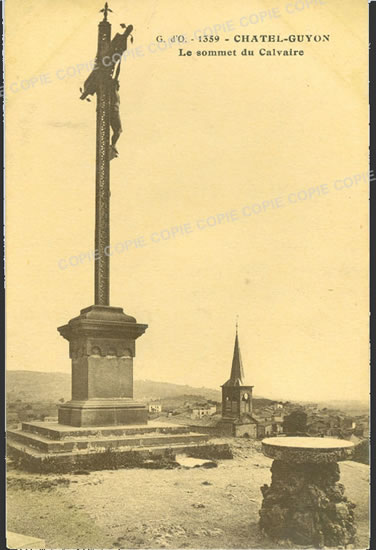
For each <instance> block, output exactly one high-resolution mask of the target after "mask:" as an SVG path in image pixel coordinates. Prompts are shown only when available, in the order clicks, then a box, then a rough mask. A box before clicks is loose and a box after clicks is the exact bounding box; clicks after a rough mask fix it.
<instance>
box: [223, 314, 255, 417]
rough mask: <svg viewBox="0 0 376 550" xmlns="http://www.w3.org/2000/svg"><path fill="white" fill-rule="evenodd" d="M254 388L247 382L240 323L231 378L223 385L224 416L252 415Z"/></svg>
mask: <svg viewBox="0 0 376 550" xmlns="http://www.w3.org/2000/svg"><path fill="white" fill-rule="evenodd" d="M252 390H253V386H249V385H247V384H246V382H245V377H244V369H243V363H242V358H241V354H240V346H239V336H238V324H236V336H235V346H234V355H233V358H232V367H231V375H230V378H229V379H228V380H227V382H225V383H224V384H223V385H222V418H223V419H233V420H236V419H239V420H240V419H241V418H242V417H245V416H249V417H251V416H252Z"/></svg>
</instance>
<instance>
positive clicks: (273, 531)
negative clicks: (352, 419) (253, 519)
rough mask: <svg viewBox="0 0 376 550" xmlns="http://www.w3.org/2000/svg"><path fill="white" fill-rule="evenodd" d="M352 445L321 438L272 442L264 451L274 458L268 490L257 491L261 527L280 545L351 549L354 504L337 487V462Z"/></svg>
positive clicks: (267, 441)
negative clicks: (347, 547) (258, 494)
mask: <svg viewBox="0 0 376 550" xmlns="http://www.w3.org/2000/svg"><path fill="white" fill-rule="evenodd" d="M353 447H354V445H353V443H351V442H350V441H345V440H343V439H334V438H333V439H332V438H330V439H329V438H322V437H270V438H267V439H264V440H263V441H262V451H263V453H264V454H265V455H266V456H268V457H269V458H273V459H274V461H273V464H272V467H271V472H272V482H271V484H270V486H268V485H264V486H263V487H261V492H262V494H263V497H264V498H263V502H262V507H261V510H260V527H261V529H262V530H263V531H264V532H265V533H266V534H267V535H269V536H270V537H271V538H272V539H274V540H276V541H278V542H280V543H281V542H282V543H295V544H302V545H314V546H315V547H316V548H321V547H323V546H333V547H336V548H338V547H339V546H342V547H346V546H349V547H351V545H353V544H354V543H355V535H356V527H355V523H354V508H355V504H353V503H351V502H349V501H348V500H347V497H346V496H345V495H344V486H343V485H342V483H339V479H340V472H339V466H338V461H340V460H349V459H350V458H351V456H352V451H353Z"/></svg>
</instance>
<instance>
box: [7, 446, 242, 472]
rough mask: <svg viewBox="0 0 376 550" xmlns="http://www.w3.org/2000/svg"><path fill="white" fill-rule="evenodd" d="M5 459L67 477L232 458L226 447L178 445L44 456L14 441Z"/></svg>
mask: <svg viewBox="0 0 376 550" xmlns="http://www.w3.org/2000/svg"><path fill="white" fill-rule="evenodd" d="M7 444H8V445H7V446H8V456H9V457H10V458H12V459H15V460H20V462H19V466H20V467H21V468H25V469H26V470H29V471H33V472H44V473H49V472H54V473H69V472H73V471H75V470H77V469H81V468H85V469H88V470H92V471H94V470H106V469H118V468H129V467H142V466H144V465H145V463H147V462H148V461H150V460H159V459H167V460H169V461H171V460H174V458H175V455H176V454H178V453H186V454H188V456H196V457H199V458H208V459H213V458H224V459H226V458H227V459H228V458H232V453H231V449H230V448H229V445H228V444H227V443H210V442H207V441H196V442H195V443H192V442H187V441H181V442H180V443H172V444H171V445H167V444H163V445H154V446H150V447H147V446H145V447H141V446H140V447H133V448H131V447H116V448H114V449H111V450H110V449H107V452H106V450H104V449H98V448H92V449H83V450H81V451H79V450H74V451H70V452H60V453H45V452H42V451H41V450H40V449H36V448H33V447H30V446H26V447H25V445H24V444H22V443H20V442H18V441H16V440H15V439H10V440H9V441H8V442H7Z"/></svg>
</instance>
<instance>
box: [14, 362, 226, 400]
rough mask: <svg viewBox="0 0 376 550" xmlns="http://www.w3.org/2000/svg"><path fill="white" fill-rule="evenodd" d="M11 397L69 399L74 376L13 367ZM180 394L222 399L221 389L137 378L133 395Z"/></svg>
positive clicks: (146, 396) (167, 395)
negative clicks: (14, 368)
mask: <svg viewBox="0 0 376 550" xmlns="http://www.w3.org/2000/svg"><path fill="white" fill-rule="evenodd" d="M6 394H7V400H8V401H16V400H17V399H20V400H21V401H31V402H32V401H58V400H59V399H61V398H62V397H63V398H64V399H65V400H69V399H70V395H71V376H70V374H67V373H64V372H34V371H27V370H11V371H7V373H6ZM181 395H196V396H199V397H203V398H205V399H212V400H214V401H220V400H221V392H220V391H219V390H215V389H211V388H205V387H201V388H194V387H192V386H188V385H179V384H170V383H167V382H154V381H152V380H135V382H134V396H135V397H136V398H138V399H145V400H149V399H164V398H166V397H176V396H181Z"/></svg>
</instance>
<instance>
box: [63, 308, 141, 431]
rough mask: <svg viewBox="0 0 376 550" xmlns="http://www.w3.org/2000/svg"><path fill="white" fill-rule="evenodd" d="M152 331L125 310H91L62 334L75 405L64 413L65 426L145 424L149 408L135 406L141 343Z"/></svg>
mask: <svg viewBox="0 0 376 550" xmlns="http://www.w3.org/2000/svg"><path fill="white" fill-rule="evenodd" d="M146 328H147V325H143V324H140V323H137V322H136V319H135V318H134V317H132V316H130V315H127V314H126V313H124V311H123V309H122V308H120V307H110V306H98V305H94V306H90V307H87V308H85V309H82V310H81V313H80V315H79V316H78V317H75V318H74V319H71V320H70V321H69V323H68V324H67V325H64V326H62V327H59V328H58V331H59V332H60V334H61V335H62V336H63V337H64V338H65V339H66V340H68V342H69V355H70V358H71V360H72V400H71V401H69V402H68V403H65V404H64V405H61V406H60V407H59V413H58V415H59V416H58V419H59V423H60V424H64V425H68V426H77V427H80V426H82V427H86V426H118V425H123V424H139V425H140V424H146V423H147V419H148V413H147V409H146V406H145V405H143V404H142V403H138V402H137V401H134V400H133V359H134V357H135V353H136V339H137V338H139V337H140V336H141V335H142V334H143V333H144V332H145V330H146Z"/></svg>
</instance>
